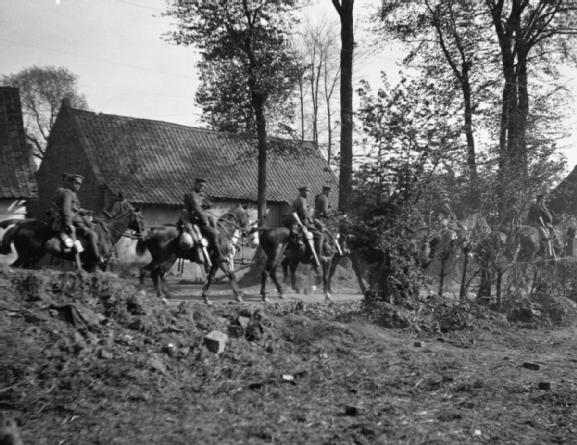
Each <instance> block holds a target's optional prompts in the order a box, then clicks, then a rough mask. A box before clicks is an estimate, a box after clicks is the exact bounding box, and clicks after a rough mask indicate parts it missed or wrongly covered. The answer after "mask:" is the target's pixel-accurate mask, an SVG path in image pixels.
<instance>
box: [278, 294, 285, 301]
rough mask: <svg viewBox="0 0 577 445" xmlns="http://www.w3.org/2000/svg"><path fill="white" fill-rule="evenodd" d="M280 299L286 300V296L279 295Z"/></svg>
mask: <svg viewBox="0 0 577 445" xmlns="http://www.w3.org/2000/svg"><path fill="white" fill-rule="evenodd" d="M278 297H279V299H281V300H286V297H285V296H284V294H278Z"/></svg>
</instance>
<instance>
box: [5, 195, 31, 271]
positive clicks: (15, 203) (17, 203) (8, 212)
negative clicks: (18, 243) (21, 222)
mask: <svg viewBox="0 0 577 445" xmlns="http://www.w3.org/2000/svg"><path fill="white" fill-rule="evenodd" d="M25 217H26V202H25V201H21V200H14V199H0V221H3V220H5V219H12V218H18V219H24V218H25ZM6 230H8V229H2V228H0V241H1V240H2V238H3V236H4V232H5V231H6ZM16 258H17V255H16V253H15V252H14V248H12V253H11V254H9V255H0V265H9V264H12V263H13V262H14V261H16Z"/></svg>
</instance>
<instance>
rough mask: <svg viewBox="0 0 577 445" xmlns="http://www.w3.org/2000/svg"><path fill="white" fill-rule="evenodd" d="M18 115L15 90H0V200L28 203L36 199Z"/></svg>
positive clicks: (29, 158) (32, 168)
mask: <svg viewBox="0 0 577 445" xmlns="http://www.w3.org/2000/svg"><path fill="white" fill-rule="evenodd" d="M21 113H22V111H21V109H20V97H19V95H18V89H16V88H8V87H2V88H0V127H1V128H0V198H5V199H30V198H35V197H37V196H38V187H37V185H36V178H35V176H34V166H33V164H32V158H31V156H30V149H29V147H28V146H27V144H26V141H25V139H24V128H23V126H22V114H21Z"/></svg>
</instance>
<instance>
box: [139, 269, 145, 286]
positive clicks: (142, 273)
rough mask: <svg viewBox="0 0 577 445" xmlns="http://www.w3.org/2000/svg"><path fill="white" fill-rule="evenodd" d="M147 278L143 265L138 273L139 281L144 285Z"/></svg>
mask: <svg viewBox="0 0 577 445" xmlns="http://www.w3.org/2000/svg"><path fill="white" fill-rule="evenodd" d="M145 278H146V268H145V267H141V268H140V269H139V274H138V282H139V283H140V285H141V286H144V279H145Z"/></svg>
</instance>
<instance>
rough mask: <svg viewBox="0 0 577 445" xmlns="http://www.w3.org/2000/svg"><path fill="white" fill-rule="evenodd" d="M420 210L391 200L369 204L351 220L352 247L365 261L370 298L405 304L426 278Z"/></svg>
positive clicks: (349, 227) (368, 297)
mask: <svg viewBox="0 0 577 445" xmlns="http://www.w3.org/2000/svg"><path fill="white" fill-rule="evenodd" d="M421 227H423V220H422V218H421V214H420V213H419V211H418V210H417V209H416V208H415V207H414V206H411V205H402V206H397V205H395V204H393V203H392V202H388V203H384V204H381V205H379V206H374V207H372V208H370V209H369V208H366V209H365V211H364V213H363V214H362V215H359V216H358V217H357V218H355V219H354V220H352V221H350V222H349V226H348V227H347V228H345V231H346V232H347V233H348V234H349V238H348V239H349V244H350V248H351V250H352V251H353V252H354V254H355V255H357V256H358V257H359V258H362V259H363V260H364V261H363V263H364V268H365V269H366V271H367V272H366V273H367V280H368V285H369V289H370V292H368V293H367V294H366V295H365V298H367V299H368V300H371V301H374V302H378V301H386V302H390V303H398V304H404V303H407V302H409V301H412V300H414V299H415V298H416V297H417V296H418V294H419V290H420V289H421V288H422V287H423V286H424V285H425V284H426V282H427V278H426V276H425V273H424V270H423V267H422V266H423V263H425V262H426V261H427V259H428V258H427V254H428V253H427V245H426V242H427V240H426V236H425V234H421V233H418V232H419V228H421Z"/></svg>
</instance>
